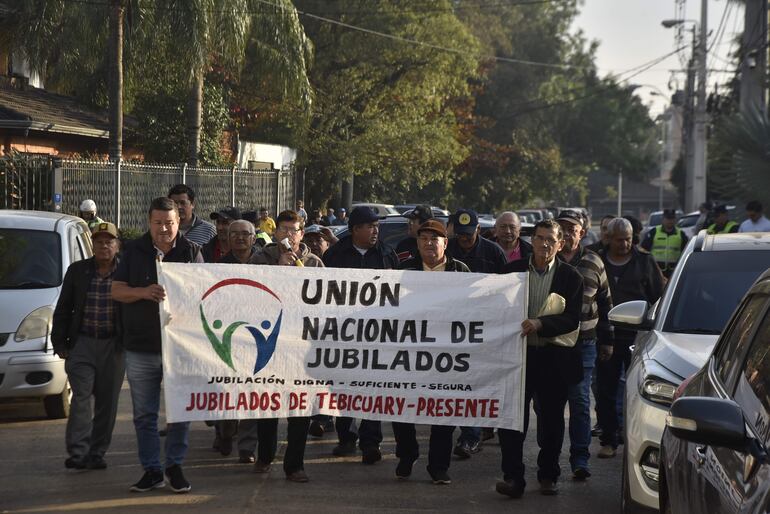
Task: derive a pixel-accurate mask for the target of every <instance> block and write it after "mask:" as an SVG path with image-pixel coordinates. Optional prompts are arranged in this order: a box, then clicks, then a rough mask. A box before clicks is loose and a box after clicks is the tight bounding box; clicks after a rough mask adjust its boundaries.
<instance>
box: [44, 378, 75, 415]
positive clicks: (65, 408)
mask: <svg viewBox="0 0 770 514" xmlns="http://www.w3.org/2000/svg"><path fill="white" fill-rule="evenodd" d="M71 402H72V387H70V381H69V380H67V381H66V382H65V383H64V390H63V391H62V392H61V393H59V394H52V395H50V396H46V397H45V398H43V406H44V407H45V413H46V415H47V416H48V418H49V419H61V418H67V417H69V415H70V403H71Z"/></svg>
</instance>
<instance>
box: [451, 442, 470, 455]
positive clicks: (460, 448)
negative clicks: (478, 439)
mask: <svg viewBox="0 0 770 514" xmlns="http://www.w3.org/2000/svg"><path fill="white" fill-rule="evenodd" d="M453 453H454V454H455V455H457V457H459V458H460V459H470V458H471V455H472V452H471V446H470V444H468V443H466V442H465V441H462V442H459V443H457V445H456V446H455V449H454V451H453Z"/></svg>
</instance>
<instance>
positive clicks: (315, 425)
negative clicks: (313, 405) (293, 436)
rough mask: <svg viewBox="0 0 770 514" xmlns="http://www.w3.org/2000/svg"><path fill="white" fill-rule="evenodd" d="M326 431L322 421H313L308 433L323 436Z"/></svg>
mask: <svg viewBox="0 0 770 514" xmlns="http://www.w3.org/2000/svg"><path fill="white" fill-rule="evenodd" d="M324 432H325V430H324V426H323V424H322V423H321V422H320V421H311V422H310V426H309V427H308V429H307V433H308V434H310V435H311V436H313V437H323V436H324Z"/></svg>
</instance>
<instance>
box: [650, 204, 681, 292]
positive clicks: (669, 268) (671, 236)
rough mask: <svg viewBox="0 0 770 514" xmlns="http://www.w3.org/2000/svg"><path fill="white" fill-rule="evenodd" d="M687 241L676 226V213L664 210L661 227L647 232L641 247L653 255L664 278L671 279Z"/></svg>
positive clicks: (671, 210) (672, 210)
mask: <svg viewBox="0 0 770 514" xmlns="http://www.w3.org/2000/svg"><path fill="white" fill-rule="evenodd" d="M687 241H688V238H687V235H686V234H685V233H684V232H682V230H681V229H680V228H679V227H677V226H676V211H675V210H674V209H664V210H663V221H661V224H660V226H659V227H652V228H651V229H650V230H649V231H648V232H647V234H646V235H645V236H644V240H643V241H642V243H641V247H642V248H644V249H645V250H647V251H648V252H650V253H651V254H652V257H653V258H654V259H655V262H657V263H658V267H659V268H660V271H661V272H662V273H663V276H664V277H666V278H671V274H672V273H674V268H675V267H676V264H677V263H678V262H679V257H681V256H682V251H683V250H684V247H685V246H687Z"/></svg>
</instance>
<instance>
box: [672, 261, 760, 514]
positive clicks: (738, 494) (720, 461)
mask: <svg viewBox="0 0 770 514" xmlns="http://www.w3.org/2000/svg"><path fill="white" fill-rule="evenodd" d="M768 307H770V271H767V272H765V273H763V274H762V276H761V277H760V278H759V280H757V281H756V283H754V285H753V286H752V287H751V289H750V290H749V292H748V293H747V294H746V296H745V297H744V298H743V300H742V301H741V304H740V306H739V307H738V309H737V310H736V311H735V314H733V316H732V319H731V320H730V322H729V323H728V324H727V326H726V328H725V330H724V332H723V333H722V336H721V337H720V338H719V342H718V343H717V345H716V348H715V349H714V352H713V353H712V354H711V355H710V356H709V358H708V360H707V361H706V363H705V364H704V365H703V366H702V367H701V369H700V371H698V372H697V373H696V374H695V375H694V376H692V377H691V378H689V379H688V380H687V381H686V383H684V384H683V385H682V386H680V388H679V390H678V391H677V393H676V394H677V397H678V399H677V400H676V401H674V403H673V405H672V406H671V410H670V412H669V414H668V416H667V417H666V429H665V430H664V432H663V439H662V442H661V457H660V458H661V469H660V507H661V511H662V512H667V513H680V512H708V513H710V514H711V513H713V514H722V513H737V512H746V513H749V512H751V513H754V512H770V458H768V455H769V454H768V445H770V313H768Z"/></svg>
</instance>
